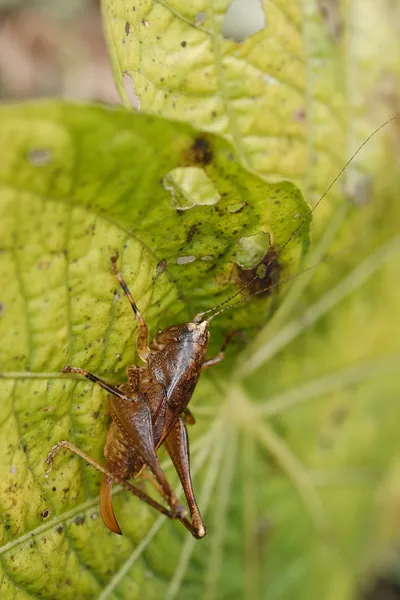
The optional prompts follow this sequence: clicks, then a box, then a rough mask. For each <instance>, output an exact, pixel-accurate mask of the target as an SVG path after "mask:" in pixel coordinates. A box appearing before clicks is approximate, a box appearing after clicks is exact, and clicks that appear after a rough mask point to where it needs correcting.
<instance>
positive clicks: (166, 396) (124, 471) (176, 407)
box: [46, 117, 396, 539]
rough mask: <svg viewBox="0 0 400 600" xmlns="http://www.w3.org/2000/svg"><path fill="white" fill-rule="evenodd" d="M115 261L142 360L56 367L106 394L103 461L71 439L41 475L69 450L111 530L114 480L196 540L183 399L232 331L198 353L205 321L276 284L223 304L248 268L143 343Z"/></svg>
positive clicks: (190, 419) (142, 328) (201, 530)
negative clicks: (163, 456) (90, 470)
mask: <svg viewBox="0 0 400 600" xmlns="http://www.w3.org/2000/svg"><path fill="white" fill-rule="evenodd" d="M394 118H396V117H393V118H392V119H389V120H388V121H386V123H384V124H383V125H381V126H380V127H379V128H377V129H376V130H375V131H374V132H373V133H372V134H371V135H370V136H369V137H368V138H367V139H366V140H365V141H364V143H363V144H362V145H361V146H360V147H359V149H358V150H357V152H355V153H354V154H353V156H352V158H351V159H350V160H349V161H348V162H347V163H346V165H345V166H344V167H343V169H342V170H341V171H340V173H339V174H338V175H337V176H336V178H335V179H334V180H333V182H332V183H331V184H330V186H329V187H328V189H327V190H326V192H325V193H324V194H323V195H322V196H321V198H320V199H319V200H318V202H317V203H316V204H315V205H314V207H313V208H312V209H311V210H310V213H308V215H307V216H306V217H305V218H304V219H303V220H302V221H300V223H299V224H298V226H297V227H296V228H295V230H294V231H293V232H292V234H291V235H290V236H289V238H288V240H287V241H286V242H285V243H284V245H283V246H282V247H281V248H280V249H279V251H278V252H274V254H273V257H272V258H271V260H270V261H269V262H267V264H266V265H265V267H266V269H268V266H269V265H270V264H272V262H274V261H276V260H277V259H278V257H279V255H280V254H281V253H282V251H283V249H284V248H286V246H287V245H288V244H289V242H290V241H291V240H292V239H293V238H294V236H295V235H296V234H297V232H298V231H299V230H300V228H301V227H302V226H303V225H304V224H305V223H306V222H307V220H308V219H309V216H310V214H311V213H312V212H313V211H314V210H315V209H316V208H317V206H318V205H319V204H320V203H321V201H322V200H323V198H324V197H325V196H326V194H327V193H328V192H329V190H330V189H331V188H332V186H333V185H334V183H335V182H336V181H337V179H338V178H339V177H340V175H341V174H342V173H343V171H344V170H345V169H346V167H347V166H348V165H349V163H350V162H351V161H352V160H353V159H354V157H355V156H356V155H357V154H358V152H359V151H360V150H361V148H363V146H364V145H365V144H366V143H367V142H368V140H370V139H371V137H373V136H374V135H375V134H376V133H377V132H378V131H379V130H380V129H382V127H384V126H385V125H386V124H387V123H390V122H391V121H392V120H393V119H394ZM117 262H118V252H116V254H115V255H113V256H112V257H111V265H112V270H113V272H114V275H115V277H116V279H117V280H118V282H119V284H120V285H121V287H122V288H123V290H124V292H125V295H126V297H127V298H128V300H129V303H130V305H131V307H132V309H133V312H134V314H135V316H136V319H137V321H138V335H137V342H136V345H137V351H138V355H139V357H140V358H141V359H142V361H143V363H144V364H142V365H141V366H137V365H131V366H130V367H128V369H127V376H128V382H127V383H123V384H119V385H113V384H110V383H107V382H105V381H104V380H102V379H100V378H99V377H97V376H96V375H93V374H92V373H90V372H89V371H87V370H85V369H81V368H79V367H72V366H70V365H66V366H65V367H64V369H63V370H62V372H63V373H66V374H68V373H74V374H78V375H82V376H83V377H86V378H87V379H89V380H90V381H92V382H93V383H96V384H98V385H99V386H101V387H102V388H104V389H105V390H107V391H108V392H109V393H110V415H111V418H112V421H111V425H110V428H109V430H108V434H107V440H106V444H105V448H104V455H105V458H106V462H105V465H101V464H100V463H98V462H97V461H96V460H94V459H92V458H91V457H90V456H88V455H87V454H86V453H85V452H83V451H82V450H81V449H80V448H78V447H77V446H75V445H74V444H72V443H71V442H69V441H67V440H63V441H61V442H59V443H58V444H56V445H55V446H54V447H53V449H52V451H51V452H50V454H49V455H48V457H47V459H46V463H47V464H48V465H49V468H48V471H47V473H46V477H47V476H48V473H49V472H50V470H51V467H52V463H53V460H54V458H55V456H56V454H57V453H58V452H59V451H60V450H61V449H62V448H64V449H66V450H69V451H70V452H73V453H74V454H76V455H78V456H79V457H81V458H82V459H83V460H85V461H86V462H87V463H88V464H90V465H92V466H93V467H94V468H95V469H97V470H98V471H100V472H101V473H103V482H102V486H101V491H100V513H101V516H102V518H103V521H104V523H105V525H106V526H107V527H108V528H109V529H110V530H111V531H113V532H114V533H117V534H121V533H122V531H121V528H120V527H119V525H118V522H117V519H116V517H115V514H114V510H113V506H112V495H111V490H112V485H113V484H114V483H118V484H120V485H121V486H122V487H123V488H124V489H126V490H127V491H129V492H130V493H131V494H133V495H134V496H136V497H137V498H139V499H140V500H142V501H143V502H145V503H146V504H148V505H149V506H151V507H152V508H154V509H155V510H157V511H158V512H159V513H161V514H162V515H165V516H166V517H169V518H170V519H177V520H179V521H180V522H181V523H182V524H183V525H184V526H185V527H186V528H187V529H188V530H189V531H190V533H191V534H192V535H193V536H194V537H195V538H197V539H200V538H202V537H204V536H205V535H206V527H205V525H204V521H203V519H202V516H201V514H200V510H199V507H198V506H197V502H196V498H195V495H194V491H193V485H192V481H191V475H190V459H189V441H188V436H187V430H186V424H189V425H194V424H195V418H194V416H193V415H192V413H191V412H190V410H189V408H188V404H189V401H190V399H191V397H192V394H193V392H194V389H195V387H196V385H197V382H198V380H199V377H200V374H201V372H202V370H203V369H206V368H209V367H212V366H214V365H216V364H218V363H219V362H221V361H222V360H223V359H224V351H225V348H226V346H227V344H228V343H229V340H230V339H231V337H232V335H233V333H232V332H230V333H229V334H228V335H227V336H226V338H225V341H224V343H223V345H222V347H221V350H220V352H219V353H218V354H217V355H216V356H214V357H211V358H206V353H207V348H208V342H209V337H210V334H209V324H210V321H211V320H212V319H214V318H215V317H216V316H217V315H219V314H221V313H222V312H224V311H225V310H228V309H231V308H232V307H234V306H236V305H237V304H240V303H241V302H244V301H246V300H248V299H249V298H251V297H253V296H256V295H258V294H261V293H265V291H266V290H267V289H269V288H272V287H275V286H276V285H278V283H272V284H270V285H268V286H267V287H266V288H263V289H259V290H258V291H256V292H253V293H252V294H250V295H249V296H247V297H246V298H241V299H240V300H238V301H236V302H234V303H233V304H229V303H230V302H231V301H232V300H233V299H234V298H236V297H237V296H238V295H239V294H241V293H242V292H244V291H245V290H246V289H248V288H249V287H250V286H251V284H252V283H254V281H255V280H256V279H257V278H258V274H257V273H256V275H255V276H254V278H253V279H251V280H250V281H248V282H247V283H246V285H244V286H243V287H242V288H241V289H240V290H238V291H237V292H236V293H235V294H233V295H232V296H231V297H230V298H228V299H227V300H225V301H223V302H221V303H220V304H218V305H216V306H214V307H213V308H211V309H208V310H206V311H203V312H201V313H199V314H197V315H196V316H195V317H194V318H193V319H192V321H189V322H187V323H181V324H180V325H173V326H171V327H168V328H166V329H163V330H161V331H159V332H158V333H157V334H156V335H155V337H154V339H153V340H152V341H151V342H150V344H148V327H147V324H146V322H145V320H144V318H143V316H142V314H141V312H140V310H139V308H138V307H137V305H136V302H135V301H134V299H133V297H132V295H131V293H130V291H129V288H128V286H127V284H126V282H125V280H124V278H123V276H122V275H121V273H120V272H119V269H118V265H117ZM310 268H314V267H310ZM310 268H309V269H306V271H307V270H310ZM303 272H304V271H303ZM298 275H299V274H295V275H293V276H291V277H289V278H287V279H286V280H285V281H290V280H291V279H293V278H295V277H297V276H298ZM285 281H281V282H280V283H284V282H285ZM225 305H228V306H225ZM207 315H210V316H207ZM162 445H164V446H165V448H166V450H167V452H168V454H169V455H170V458H171V460H172V462H173V464H174V466H175V469H176V471H177V473H178V476H179V479H180V481H181V484H182V487H183V490H184V493H185V497H186V502H187V506H188V508H189V513H190V519H188V518H187V517H186V509H185V508H184V507H183V505H182V504H181V503H180V501H179V500H178V498H177V497H176V495H175V493H174V491H173V490H172V488H171V487H170V485H169V483H168V481H167V479H166V477H165V474H164V472H163V470H162V467H161V465H160V463H159V461H158V458H157V454H156V451H157V450H158V448H159V447H160V446H162ZM142 472H143V473H148V475H149V478H150V480H151V481H152V483H153V485H154V487H155V489H156V491H157V492H158V493H159V494H160V495H161V496H162V499H163V501H164V503H165V504H166V506H164V505H162V504H160V503H159V502H157V501H156V500H154V499H153V498H152V497H151V496H149V495H148V494H146V493H145V492H143V491H141V490H139V489H138V488H136V487H135V486H133V485H132V484H130V483H129V481H128V480H129V479H132V478H134V477H137V476H138V475H139V474H140V473H142Z"/></svg>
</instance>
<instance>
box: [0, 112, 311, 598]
mask: <svg viewBox="0 0 400 600" xmlns="http://www.w3.org/2000/svg"><path fill="white" fill-rule="evenodd" d="M0 139H1V146H0V147H1V148H2V150H1V151H0V152H1V160H0V163H1V169H0V185H1V194H0V227H1V237H0V239H1V247H0V278H1V284H0V291H1V294H0V302H1V315H0V337H1V340H2V343H1V346H0V378H1V385H0V396H1V403H2V419H1V435H0V439H1V449H2V457H3V460H2V466H1V478H0V481H1V484H0V486H1V494H0V498H1V510H2V515H3V517H2V539H3V542H2V548H1V572H2V588H1V589H2V598H12V597H14V596H15V593H16V594H21V598H22V597H24V598H25V597H26V598H30V597H32V598H35V597H39V596H40V595H41V596H42V597H47V598H55V597H57V598H63V599H64V598H77V597H79V598H82V599H84V598H93V597H97V596H98V595H100V597H102V598H103V597H104V598H105V597H109V596H110V597H113V589H114V588H115V587H117V586H119V587H118V590H122V591H121V594H122V597H126V598H128V597H129V598H132V597H146V598H152V597H154V598H159V597H160V596H161V595H162V592H161V590H163V589H164V588H165V581H164V580H165V578H168V577H170V575H171V574H172V572H173V568H174V565H175V561H176V559H177V557H178V556H179V553H180V548H181V544H182V540H183V539H185V538H186V533H185V531H183V530H181V529H180V528H181V526H180V525H179V524H176V523H173V524H172V526H170V525H169V526H168V527H166V526H164V527H163V529H161V530H160V531H158V530H159V529H160V527H161V524H162V523H163V521H160V520H157V519H156V515H154V514H153V513H152V512H151V511H149V510H147V507H145V506H144V505H143V506H142V505H141V504H140V503H139V502H138V501H137V500H136V499H132V498H130V497H128V494H126V493H119V492H118V491H117V496H118V497H117V498H116V507H117V508H116V510H117V512H118V515H119V520H120V522H121V524H122V526H123V529H124V533H125V535H124V537H122V538H121V537H118V536H115V535H113V534H111V533H110V532H109V531H107V530H106V529H105V527H104V526H103V524H102V523H101V520H100V519H99V516H98V505H97V504H98V491H99V490H98V486H99V481H100V478H99V474H98V473H96V472H94V471H93V470H92V469H91V468H87V466H86V465H85V464H84V463H83V462H82V461H81V460H78V459H77V458H74V457H71V456H61V455H60V456H59V457H58V458H57V460H56V464H55V466H54V469H53V471H52V473H51V475H50V477H49V478H48V479H45V477H44V475H45V463H44V460H45V458H46V455H47V454H48V452H49V450H50V449H51V447H52V446H53V445H54V444H55V443H56V442H58V441H59V440H62V439H70V440H71V441H74V442H75V443H76V444H77V445H78V446H79V447H81V448H82V449H83V450H84V451H86V452H88V454H89V455H91V456H93V457H94V458H97V459H99V460H101V456H102V447H103V445H104V440H105V433H106V430H107V427H108V416H107V398H106V395H105V394H104V393H103V392H102V391H99V390H98V389H96V388H95V387H94V386H92V385H90V384H88V383H87V381H80V380H77V379H76V378H75V379H73V378H71V377H68V376H63V375H61V374H60V369H61V368H62V367H63V366H64V365H65V364H66V363H71V364H73V365H76V366H81V367H87V368H88V369H90V370H91V371H93V372H95V373H98V374H99V375H101V376H104V377H105V378H106V379H109V380H112V381H117V382H118V381H123V380H124V378H125V373H124V370H125V368H126V366H127V365H128V364H131V363H133V362H134V361H135V359H136V356H135V334H136V324H135V321H134V318H133V316H132V313H131V310H130V307H129V305H128V303H127V302H126V301H125V299H124V298H123V297H120V296H121V294H120V292H119V289H117V286H116V283H115V280H114V278H113V275H112V272H111V268H110V260H109V259H110V256H111V254H113V253H114V251H115V249H118V250H119V252H120V256H121V268H122V271H123V273H124V275H125V277H126V279H127V281H128V282H129V285H130V287H131V289H132V292H133V294H134V296H135V298H136V299H137V303H138V305H139V306H140V308H141V310H142V312H143V314H144V315H145V317H146V320H147V322H148V324H149V326H150V332H151V334H154V332H155V331H156V330H157V329H158V328H159V327H165V326H167V325H170V324H173V323H176V322H179V321H181V320H183V319H187V318H190V317H193V316H194V315H195V314H196V313H197V312H199V311H200V310H201V309H205V308H210V307H211V306H213V305H214V304H216V303H218V302H220V301H221V300H222V299H225V298H226V297H227V296H228V295H229V294H231V293H233V292H235V291H237V290H238V289H239V288H240V287H241V286H242V285H243V283H244V282H245V281H246V278H248V277H249V272H250V273H253V272H254V269H255V267H256V266H257V263H258V262H259V261H260V259H263V258H264V257H263V256H260V255H258V256H257V259H256V262H254V260H255V259H254V258H253V263H254V264H253V263H251V260H250V259H249V260H250V263H249V264H247V265H246V267H247V268H246V269H244V268H243V267H241V266H240V265H239V264H238V263H237V260H236V253H237V251H238V250H239V249H240V246H239V245H238V242H239V241H240V240H241V239H242V238H243V237H251V236H256V235H257V234H259V233H260V232H264V236H267V237H268V239H269V241H270V243H271V244H272V246H271V247H272V248H275V247H277V246H280V245H283V243H284V242H285V241H286V240H287V239H288V237H290V234H291V232H293V231H296V230H297V229H298V225H299V223H301V222H302V221H304V223H303V224H304V227H302V228H301V230H298V231H297V232H296V234H295V235H294V237H293V239H292V241H291V244H290V247H289V246H288V248H287V252H285V255H284V256H283V257H282V260H280V261H279V268H278V270H277V267H276V265H275V267H274V278H275V279H276V278H278V279H277V281H278V280H279V277H281V278H282V277H283V278H284V277H285V276H286V275H290V273H292V272H293V271H294V270H296V269H297V268H298V261H299V259H300V257H301V255H302V253H303V251H304V249H305V248H306V246H307V239H308V221H309V209H308V207H307V205H306V204H305V202H304V200H303V199H302V196H301V194H300V193H299V192H298V190H297V189H296V188H295V187H294V186H293V185H291V184H289V183H282V184H268V183H265V182H263V181H262V180H260V179H259V178H257V177H256V176H253V175H250V174H248V173H246V172H244V171H243V169H242V167H241V166H240V164H239V163H238V161H237V160H236V159H235V158H234V157H233V156H232V153H231V149H230V147H229V145H227V144H226V142H224V141H222V140H219V139H217V138H215V137H213V136H212V135H204V134H199V133H198V132H196V131H195V130H193V129H191V128H190V127H188V126H186V125H183V124H171V123H168V122H166V121H162V120H158V119H155V118H152V117H146V116H135V115H132V114H130V113H128V112H125V111H121V110H107V109H103V108H99V107H78V106H68V105H63V104H56V103H54V104H51V103H50V104H41V105H36V106H35V105H32V106H29V105H26V106H20V107H15V108H2V109H1V113H0ZM193 169H195V172H194V174H193ZM199 182H200V185H199ZM182 190H184V192H183V191H182ZM178 196H179V202H178V200H177V198H178ZM232 207H233V208H232ZM270 251H271V248H270V247H269V245H268V247H266V248H265V252H266V255H268V253H269V252H270ZM241 252H242V254H243V252H244V250H243V248H242V249H241ZM267 271H268V267H267ZM285 274H286V275H285ZM268 276H270V275H268V273H265V274H264V277H265V278H266V281H267V280H268ZM257 285H259V286H260V285H262V283H260V282H258V283H257ZM252 306H253V309H252V310H249V308H248V306H247V307H244V308H240V309H239V308H238V310H236V311H231V312H228V313H226V318H225V321H224V319H222V318H221V320H220V321H218V320H216V322H215V324H216V327H215V329H214V328H213V337H214V338H215V339H216V344H215V345H216V346H217V345H218V338H219V337H222V335H223V333H224V331H226V328H227V327H228V326H229V327H230V328H233V329H243V328H246V327H254V326H257V325H260V324H261V323H262V322H263V321H264V320H265V319H266V316H267V306H268V298H266V297H265V296H264V297H262V295H260V296H257V297H256V298H254V300H253V301H252ZM255 307H257V309H256V310H254V308H255ZM221 317H222V315H221ZM239 343H240V342H239ZM221 386H222V383H221V384H220V386H217V385H214V383H213V382H212V380H210V379H207V378H206V377H205V378H204V381H203V383H202V384H201V386H200V388H199V392H198V398H203V399H204V398H213V401H214V402H215V403H218V399H221V396H222V391H221ZM203 403H204V400H203ZM224 436H225V432H224V431H223V430H222V429H221V422H220V420H218V419H216V421H215V423H214V424H212V423H211V424H210V423H209V422H208V421H207V420H205V421H204V422H203V423H202V424H200V425H199V426H198V427H197V432H195V435H194V437H193V439H194V440H195V441H194V444H193V465H194V470H195V471H196V470H197V471H199V470H200V473H199V474H197V475H196V476H195V483H196V486H197V487H198V490H199V500H200V503H202V505H203V506H202V508H203V509H204V510H205V508H206V506H207V504H208V503H209V502H210V495H211V493H212V490H213V487H214V484H215V481H216V477H217V475H218V465H219V460H220V459H218V456H220V458H221V451H222V450H223V443H224V442H223V440H224V439H225V438H224ZM213 449H215V452H214V453H213V454H212V452H213ZM169 474H170V475H171V477H172V480H173V481H176V478H174V477H173V475H172V474H171V470H170V471H169ZM153 536H156V540H155V541H154V543H152V544H151V545H149V544H150V540H151V539H152V538H153ZM121 567H122V569H125V568H126V570H128V569H129V578H126V579H124V577H123V576H122V575H121V573H122V574H123V573H124V572H125V571H124V570H122V571H119V569H121ZM132 575H133V578H132ZM114 577H116V579H114ZM44 590H45V591H44ZM107 590H108V591H107Z"/></svg>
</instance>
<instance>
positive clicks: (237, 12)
mask: <svg viewBox="0 0 400 600" xmlns="http://www.w3.org/2000/svg"><path fill="white" fill-rule="evenodd" d="M265 23H266V19H265V14H264V11H263V9H262V5H261V1H260V0H232V1H231V4H230V6H229V7H228V10H227V11H226V13H225V18H224V20H223V22H222V35H223V36H224V38H226V39H231V40H234V41H235V42H239V43H240V42H244V41H245V40H246V39H247V38H248V37H250V36H251V35H253V34H254V33H257V31H262V30H263V29H264V27H265Z"/></svg>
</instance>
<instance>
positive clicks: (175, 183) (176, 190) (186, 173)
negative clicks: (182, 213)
mask: <svg viewBox="0 0 400 600" xmlns="http://www.w3.org/2000/svg"><path fill="white" fill-rule="evenodd" d="M163 185H164V188H165V189H166V190H167V191H168V192H169V193H170V201H171V207H172V208H173V209H174V210H187V209H189V208H193V207H194V206H212V205H214V204H217V202H218V201H219V199H220V197H221V196H220V194H219V192H218V190H217V188H216V187H215V185H214V183H213V182H212V181H211V179H210V178H209V177H208V175H207V174H206V173H205V172H204V171H203V169H201V168H200V167H177V168H176V169H172V171H170V172H169V173H168V175H166V176H165V177H164V180H163Z"/></svg>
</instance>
